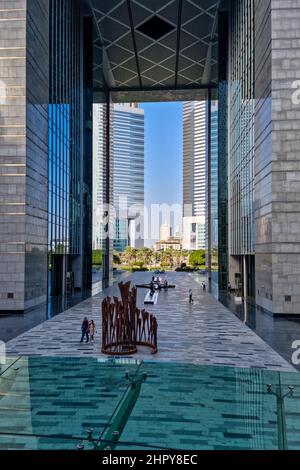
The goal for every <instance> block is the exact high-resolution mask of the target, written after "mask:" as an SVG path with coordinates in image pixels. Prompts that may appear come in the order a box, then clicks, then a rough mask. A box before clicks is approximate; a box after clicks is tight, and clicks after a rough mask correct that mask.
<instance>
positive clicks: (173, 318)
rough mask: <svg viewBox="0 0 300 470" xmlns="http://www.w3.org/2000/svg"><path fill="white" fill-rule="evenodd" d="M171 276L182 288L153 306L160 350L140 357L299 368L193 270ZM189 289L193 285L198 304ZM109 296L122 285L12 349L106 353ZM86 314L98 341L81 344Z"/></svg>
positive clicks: (138, 276)
mask: <svg viewBox="0 0 300 470" xmlns="http://www.w3.org/2000/svg"><path fill="white" fill-rule="evenodd" d="M151 276H152V274H151V273H133V274H132V275H130V277H128V279H131V281H132V283H133V284H139V283H143V282H148V281H150V280H151ZM167 278H168V281H169V283H172V284H173V283H174V284H175V285H176V288H175V289H169V290H168V291H167V292H161V293H160V295H159V300H158V303H157V305H155V306H147V310H148V311H149V312H151V313H154V314H155V315H156V317H157V320H158V353H157V354H156V355H151V354H150V352H149V351H148V350H147V349H146V348H139V352H138V354H136V355H134V358H135V359H142V360H155V361H172V362H185V363H191V364H207V365H213V364H215V365H225V366H238V367H259V368H267V369H274V370H277V369H278V370H294V369H293V367H292V366H291V365H290V364H289V363H288V362H286V361H285V360H284V359H283V358H282V357H281V356H279V355H278V354H277V353H276V352H275V351H274V350H273V349H272V348H271V347H270V346H268V345H267V344H266V343H265V342H264V341H263V340H262V339H261V338H259V337H258V336H257V335H256V334H255V333H254V332H253V331H251V330H250V329H249V328H248V327H247V326H246V325H245V324H244V323H243V322H241V321H240V320H239V319H238V318H236V317H235V316H234V315H233V314H232V313H231V312H230V311H229V310H228V309H227V308H225V307H224V306H223V305H222V304H221V303H219V302H218V301H217V300H215V299H214V298H213V297H212V296H211V295H210V294H208V293H207V292H203V291H202V288H201V285H200V283H199V282H196V280H195V279H194V278H193V277H192V276H191V275H189V274H186V273H174V272H172V273H167ZM189 288H192V290H193V297H194V304H192V305H190V304H189V302H188V291H189ZM145 294H146V290H144V289H138V307H142V308H143V307H144V306H143V299H144V296H145ZM107 295H110V296H112V295H117V296H118V295H119V292H118V286H117V284H114V285H113V286H112V287H110V288H108V289H106V290H105V291H103V292H102V293H101V294H98V295H96V296H94V297H91V298H89V299H87V300H85V301H84V302H82V303H80V304H78V305H76V306H74V307H72V308H71V309H69V310H67V311H65V312H63V313H62V314H60V315H58V316H56V317H54V318H52V319H51V320H48V321H46V322H44V323H41V324H40V325H38V326H36V327H35V328H33V329H31V330H29V331H27V332H26V333H24V334H22V335H20V336H18V337H16V338H14V339H13V340H11V341H9V342H8V343H7V352H8V354H11V355H30V356H32V355H39V356H84V357H87V356H92V357H101V358H105V357H106V356H104V355H103V354H102V353H101V301H102V299H103V298H104V297H105V296H107ZM84 316H87V317H88V318H89V319H93V320H94V321H95V323H96V326H97V334H96V341H95V344H90V343H88V344H86V343H80V336H81V322H82V319H83V317H84Z"/></svg>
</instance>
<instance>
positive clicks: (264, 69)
mask: <svg viewBox="0 0 300 470" xmlns="http://www.w3.org/2000/svg"><path fill="white" fill-rule="evenodd" d="M299 17H300V0H293V1H288V0H286V1H284V2H283V1H279V0H223V1H221V2H208V1H207V0H199V1H198V2H195V1H194V2H191V1H190V0H182V1H181V2H177V1H175V0H174V1H172V0H171V1H170V0H161V1H160V2H148V1H147V2H146V1H143V0H139V1H138V2H132V1H127V0H120V1H118V2H115V1H113V2H112V0H102V1H101V2H99V1H98V0H89V1H85V0H80V1H79V0H66V1H64V2H61V1H59V0H50V1H46V0H40V1H39V2H36V1H34V0H12V1H9V2H8V1H7V0H0V23H1V29H0V178H1V180H0V206H1V208H0V211H1V217H0V279H1V283H0V311H5V312H9V311H13V312H24V311H27V310H29V309H32V308H34V307H37V306H40V305H43V306H45V308H46V307H47V305H48V303H51V302H52V299H54V298H61V299H64V298H65V297H66V296H68V295H73V294H72V293H73V291H74V292H76V291H78V292H84V291H86V292H90V289H91V265H92V257H91V253H92V238H93V231H92V214H93V210H92V205H93V196H92V190H93V156H92V145H93V136H92V127H93V110H92V104H93V102H94V103H101V104H102V105H103V109H102V116H101V117H99V119H100V121H101V123H102V134H101V135H102V139H103V140H102V144H101V146H102V149H101V152H100V153H99V158H100V160H102V161H101V162H100V165H98V170H99V171H100V172H102V176H99V178H100V179H101V185H102V186H101V188H100V193H101V197H100V199H102V201H100V202H101V203H102V202H103V205H102V209H101V211H102V222H101V223H100V231H101V236H99V237H100V242H99V243H101V245H102V252H103V260H102V276H103V280H105V282H109V280H110V279H111V272H112V254H113V240H114V239H115V232H114V228H113V230H112V227H114V225H113V220H114V217H115V214H114V213H113V211H112V210H111V206H112V203H113V201H114V197H113V196H114V185H113V180H114V174H115V173H117V171H118V164H117V163H116V162H114V158H113V157H114V155H117V153H118V151H119V150H120V147H119V143H118V139H116V138H115V135H114V133H115V132H116V131H118V132H120V133H122V132H125V134H126V132H127V134H126V135H127V137H128V138H129V136H130V132H129V130H128V129H129V124H128V123H127V122H126V119H127V117H126V112H125V111H124V110H123V111H122V110H120V109H119V110H118V115H119V118H120V122H122V124H120V125H119V127H118V125H117V124H116V125H114V124H113V120H114V111H113V105H112V102H115V103H128V102H138V101H140V102H142V101H147V97H150V100H152V101H154V100H156V101H163V100H172V99H174V98H175V99H179V100H181V101H185V102H186V103H187V104H186V105H185V113H184V128H185V140H184V146H185V150H184V154H185V155H184V164H185V170H184V182H183V185H184V200H183V203H184V204H185V205H186V206H187V210H184V214H183V215H184V217H185V218H190V222H191V229H192V232H193V237H195V240H196V243H198V242H197V239H198V240H199V243H200V240H203V246H204V247H205V220H204V225H203V223H202V222H203V221H200V222H199V227H201V226H202V228H201V229H198V228H197V223H198V222H197V220H194V218H197V217H204V218H205V206H206V205H207V201H206V195H205V193H206V191H205V186H206V185H205V174H206V171H207V176H208V179H209V185H208V188H210V191H214V189H213V188H214V184H215V176H214V175H215V173H214V167H213V152H214V149H213V145H212V142H211V140H210V141H209V145H208V149H207V152H208V153H206V152H205V144H206V143H207V135H206V131H205V126H204V127H202V124H201V123H202V122H203V120H204V119H205V118H204V116H205V114H206V109H207V108H206V102H207V99H211V100H212V101H213V100H215V99H218V101H219V103H218V104H219V107H218V138H219V145H218V185H217V186H218V188H217V189H218V216H217V219H218V235H219V236H218V261H219V286H220V288H221V289H223V290H224V289H226V285H227V282H228V281H230V282H231V284H232V285H233V286H236V287H237V289H239V290H240V291H241V294H242V295H243V297H244V298H245V299H248V300H251V301H252V302H253V303H256V304H257V305H258V306H260V307H262V308H264V309H266V310H268V311H269V312H271V313H273V314H275V315H290V316H292V315H296V314H298V315H299V314H300V308H299V305H300V289H299V285H300V273H299V266H300V248H299V247H300V238H299V237H300V235H299V234H300V225H299V194H300V183H299V182H300V168H299V146H300V144H299V130H300V111H299V99H298V98H297V91H298V90H297V87H298V85H299V41H300V29H299ZM153 18H154V20H155V21H156V22H157V21H158V22H159V24H160V28H159V29H157V30H155V31H154V30H153V28H152V27H151V25H153ZM195 103H196V104H195ZM131 113H136V114H137V115H139V112H138V111H137V110H136V111H134V110H131ZM210 113H211V111H210ZM134 119H136V120H137V121H138V117H137V116H136V117H135V118H134ZM139 119H140V120H141V119H142V118H141V117H140V118H139ZM209 121H210V122H209V127H208V132H209V133H210V136H211V137H212V135H213V130H212V121H213V120H212V119H210V120H209ZM199 126H200V130H199V133H198V134H197V133H196V134H195V133H194V129H195V128H199ZM114 127H115V129H114ZM140 127H142V125H141V124H140ZM126 129H127V130H126ZM127 137H126V138H127ZM114 147H115V148H114ZM133 147H134V148H135V150H134V152H135V157H134V158H135V159H136V160H135V163H134V165H135V164H136V166H133V165H132V166H131V167H130V168H129V167H128V168H127V167H126V166H125V165H124V166H123V174H126V175H127V176H126V177H124V181H119V182H118V184H119V194H121V193H122V192H123V193H126V191H125V188H124V187H122V184H123V183H124V184H125V183H126V179H127V180H128V178H130V171H132V172H133V173H136V174H137V173H139V174H140V175H141V174H142V169H141V167H142V164H140V163H139V162H140V160H139V158H140V152H141V147H142V144H141V142H138V137H136V144H135V145H134V146H133ZM133 147H132V148H133ZM121 153H122V152H119V156H118V155H117V157H118V158H119V157H122V155H121ZM118 158H117V160H118ZM117 160H116V161H117ZM206 161H208V162H210V166H209V168H208V169H207V168H205V165H206ZM118 184H115V188H117V185H118ZM133 189H134V191H133ZM115 190H116V189H115ZM100 193H99V194H100ZM141 193H142V187H141V186H139V185H138V184H136V185H135V184H134V183H131V184H130V196H132V197H133V196H134V197H138V198H139V197H140V196H139V195H141ZM94 194H95V193H94ZM138 194H139V195H138ZM134 197H133V199H134ZM211 197H212V195H211ZM214 204H215V203H214V202H213V201H212V199H210V201H209V204H208V206H207V207H209V215H210V216H212V210H213V206H214ZM129 205H130V201H129ZM121 206H122V205H121ZM118 216H119V219H120V220H122V219H125V220H127V221H128V220H130V221H131V220H135V223H137V225H138V226H139V225H141V224H140V223H139V220H137V219H136V214H129V216H128V214H127V213H126V216H125V217H123V215H122V217H120V214H118ZM212 218H213V217H212ZM193 224H196V227H195V226H194V225H193ZM126 229H127V226H125V227H124V226H122V224H121V225H119V228H118V230H119V232H120V233H119V235H118V237H119V238H120V240H124V239H125V235H124V236H123V235H122V233H121V232H124V230H126ZM137 230H138V227H137ZM129 231H130V234H131V235H130V236H131V237H132V233H133V231H134V232H135V231H136V229H134V230H129ZM209 232H210V235H211V237H210V243H209V246H210V247H212V246H213V243H212V240H211V238H212V236H214V233H215V231H214V229H213V227H212V226H210V230H209ZM141 238H142V237H141ZM126 239H127V235H126ZM198 247H200V245H198V246H197V248H198ZM70 292H71V294H70ZM62 308H64V305H63V306H62Z"/></svg>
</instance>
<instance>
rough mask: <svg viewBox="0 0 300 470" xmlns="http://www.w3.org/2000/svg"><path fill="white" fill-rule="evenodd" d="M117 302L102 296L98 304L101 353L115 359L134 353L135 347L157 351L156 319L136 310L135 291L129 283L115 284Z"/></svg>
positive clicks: (152, 351) (115, 299)
mask: <svg viewBox="0 0 300 470" xmlns="http://www.w3.org/2000/svg"><path fill="white" fill-rule="evenodd" d="M119 289H120V293H121V299H122V300H121V301H120V300H119V299H118V298H117V297H114V298H113V300H112V299H111V298H110V297H106V298H105V299H104V300H103V302H102V349H101V350H102V353H104V354H109V355H114V356H119V355H122V356H123V355H128V354H135V353H136V352H137V346H139V345H140V346H147V347H150V348H151V354H155V353H156V352H157V320H156V317H155V316H154V315H152V314H150V313H148V312H146V310H144V309H143V310H140V309H138V308H137V307H136V293H137V291H136V288H135V287H133V288H132V289H131V290H130V281H129V282H126V283H123V282H120V283H119Z"/></svg>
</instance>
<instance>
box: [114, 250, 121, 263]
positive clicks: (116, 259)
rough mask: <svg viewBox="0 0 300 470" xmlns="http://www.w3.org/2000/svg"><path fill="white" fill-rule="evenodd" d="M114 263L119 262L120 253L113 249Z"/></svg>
mask: <svg viewBox="0 0 300 470" xmlns="http://www.w3.org/2000/svg"><path fill="white" fill-rule="evenodd" d="M114 264H121V258H120V253H118V251H114Z"/></svg>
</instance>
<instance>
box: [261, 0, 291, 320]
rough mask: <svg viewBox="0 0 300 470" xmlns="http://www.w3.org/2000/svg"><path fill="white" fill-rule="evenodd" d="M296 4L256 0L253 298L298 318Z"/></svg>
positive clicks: (277, 310)
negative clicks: (254, 259) (295, 89)
mask: <svg viewBox="0 0 300 470" xmlns="http://www.w3.org/2000/svg"><path fill="white" fill-rule="evenodd" d="M299 24H300V0H286V1H284V2H282V1H280V0H256V129H255V137H256V149H255V204H256V206H255V215H256V295H257V303H258V304H259V305H261V306H262V307H265V308H267V309H268V310H270V311H271V312H272V313H273V314H279V315H281V314H300V215H299V202H300V153H299V149H300V105H297V104H294V103H293V101H292V94H293V91H294V90H293V88H292V86H293V82H294V81H296V80H299V79H300V28H299Z"/></svg>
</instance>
